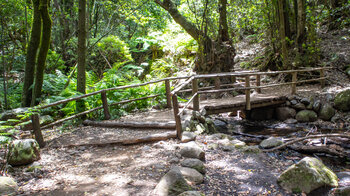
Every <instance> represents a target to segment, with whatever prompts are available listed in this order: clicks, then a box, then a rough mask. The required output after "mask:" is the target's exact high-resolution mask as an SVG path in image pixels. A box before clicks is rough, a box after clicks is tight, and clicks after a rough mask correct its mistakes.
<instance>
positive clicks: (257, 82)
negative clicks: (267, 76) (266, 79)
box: [256, 74, 261, 93]
mask: <svg viewBox="0 0 350 196" xmlns="http://www.w3.org/2000/svg"><path fill="white" fill-rule="evenodd" d="M260 81H261V79H260V75H259V74H258V75H256V86H258V87H259V86H260V83H261V82H260ZM256 92H257V93H261V88H257V89H256Z"/></svg>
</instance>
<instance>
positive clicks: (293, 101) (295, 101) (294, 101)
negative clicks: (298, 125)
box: [290, 99, 298, 105]
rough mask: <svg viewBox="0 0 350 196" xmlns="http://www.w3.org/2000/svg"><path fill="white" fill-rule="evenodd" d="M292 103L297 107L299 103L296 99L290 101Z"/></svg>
mask: <svg viewBox="0 0 350 196" xmlns="http://www.w3.org/2000/svg"><path fill="white" fill-rule="evenodd" d="M290 103H291V104H292V105H296V104H297V103H298V101H297V100H295V99H293V100H291V101H290Z"/></svg>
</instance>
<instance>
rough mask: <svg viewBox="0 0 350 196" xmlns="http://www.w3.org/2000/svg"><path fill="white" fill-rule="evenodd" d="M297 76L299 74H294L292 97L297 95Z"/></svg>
mask: <svg viewBox="0 0 350 196" xmlns="http://www.w3.org/2000/svg"><path fill="white" fill-rule="evenodd" d="M297 74H298V72H293V73H292V95H295V94H296V93H297V83H296V82H297V80H298V79H297Z"/></svg>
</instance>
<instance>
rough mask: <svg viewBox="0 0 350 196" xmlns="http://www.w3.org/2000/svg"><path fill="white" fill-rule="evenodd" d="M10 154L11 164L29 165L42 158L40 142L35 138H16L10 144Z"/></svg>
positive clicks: (9, 160)
mask: <svg viewBox="0 0 350 196" xmlns="http://www.w3.org/2000/svg"><path fill="white" fill-rule="evenodd" d="M9 154H10V157H9V159H8V163H9V164H10V165H12V166H20V165H27V164H30V163H33V162H34V161H37V160H39V159H40V148H39V144H38V143H37V142H36V141H35V140H34V139H24V140H14V141H13V142H12V143H11V144H10V148H9Z"/></svg>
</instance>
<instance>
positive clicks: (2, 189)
mask: <svg viewBox="0 0 350 196" xmlns="http://www.w3.org/2000/svg"><path fill="white" fill-rule="evenodd" d="M17 190H18V186H17V183H16V182H15V181H14V180H13V179H12V178H10V177H5V176H0V195H16V193H17Z"/></svg>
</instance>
